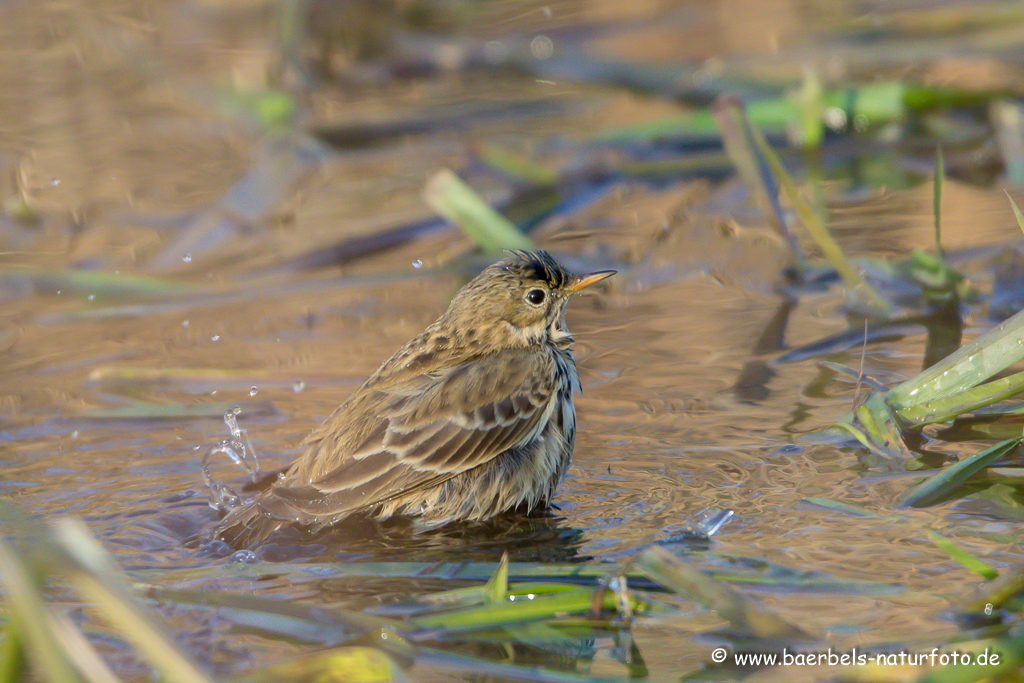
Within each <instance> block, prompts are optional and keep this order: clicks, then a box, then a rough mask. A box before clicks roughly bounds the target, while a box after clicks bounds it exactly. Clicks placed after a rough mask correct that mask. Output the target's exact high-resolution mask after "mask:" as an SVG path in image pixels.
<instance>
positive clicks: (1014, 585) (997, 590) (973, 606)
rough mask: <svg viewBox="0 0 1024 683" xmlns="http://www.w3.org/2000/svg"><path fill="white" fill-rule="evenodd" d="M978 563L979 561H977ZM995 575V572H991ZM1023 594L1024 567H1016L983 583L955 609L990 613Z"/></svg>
mask: <svg viewBox="0 0 1024 683" xmlns="http://www.w3.org/2000/svg"><path fill="white" fill-rule="evenodd" d="M979 561H980V560H979ZM991 572H992V573H993V574H995V570H991ZM1021 592H1024V567H1021V566H1016V567H1011V568H1010V569H1007V570H1006V571H1004V572H1003V573H1002V574H999V575H998V576H996V577H995V578H993V579H991V580H990V581H989V582H988V583H983V584H982V585H981V586H979V587H978V590H977V591H975V593H974V594H973V595H969V596H967V599H966V600H964V601H963V602H962V603H961V604H958V605H956V607H957V609H960V610H963V611H965V612H982V611H987V612H991V611H992V610H993V608H995V609H998V608H1000V607H1002V606H1003V605H1004V604H1006V602H1007V601H1008V600H1010V599H1011V598H1015V597H1018V596H1019V595H1020V594H1021Z"/></svg>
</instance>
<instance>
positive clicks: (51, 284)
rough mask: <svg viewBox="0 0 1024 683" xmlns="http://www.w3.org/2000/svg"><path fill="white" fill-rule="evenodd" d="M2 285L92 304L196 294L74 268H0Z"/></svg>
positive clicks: (156, 281)
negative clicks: (18, 286)
mask: <svg viewBox="0 0 1024 683" xmlns="http://www.w3.org/2000/svg"><path fill="white" fill-rule="evenodd" d="M5 283H17V284H19V285H28V286H29V287H31V288H32V289H33V290H34V291H35V292H37V293H39V294H56V293H57V292H60V293H61V294H63V295H69V296H71V295H74V296H81V297H93V299H95V300H103V299H115V298H123V299H148V298H154V297H171V296H178V295H181V294H192V293H195V292H196V291H198V290H196V288H195V287H191V286H189V285H185V284H181V283H179V282H174V281H173V280H164V279H160V278H154V277H146V276H143V275H123V274H121V273H107V272H104V271H102V270H78V269H75V268H65V269H62V270H54V269H44V268H17V267H5V268H0V289H2V288H3V287H4V285H5ZM93 299H90V301H91V300H93Z"/></svg>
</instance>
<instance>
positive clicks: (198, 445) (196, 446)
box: [192, 443, 203, 451]
mask: <svg viewBox="0 0 1024 683" xmlns="http://www.w3.org/2000/svg"><path fill="white" fill-rule="evenodd" d="M202 447H203V445H202V444H199V443H197V444H196V445H195V446H193V447H192V450H194V451H198V450H199V449H200V448H202Z"/></svg>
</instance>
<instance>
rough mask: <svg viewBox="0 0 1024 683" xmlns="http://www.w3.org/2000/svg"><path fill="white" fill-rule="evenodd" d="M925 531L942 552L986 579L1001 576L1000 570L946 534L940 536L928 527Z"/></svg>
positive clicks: (989, 579)
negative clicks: (972, 553)
mask: <svg viewBox="0 0 1024 683" xmlns="http://www.w3.org/2000/svg"><path fill="white" fill-rule="evenodd" d="M925 533H927V534H928V538H930V539H931V541H932V543H934V544H935V545H937V546H939V548H941V549H942V552H944V553H946V554H947V555H949V556H950V557H951V558H952V559H954V560H956V561H957V562H958V563H959V564H960V565H961V566H963V567H966V568H967V569H970V570H971V571H972V572H974V573H975V574H978V575H979V576H981V577H982V578H984V579H985V580H986V581H991V580H992V579H994V578H996V577H997V576H999V572H997V571H996V570H995V569H993V568H992V567H990V566H989V565H988V564H986V563H985V562H984V561H982V560H980V559H978V558H977V557H975V556H974V555H971V554H970V553H969V552H967V551H966V550H964V549H963V548H961V547H960V546H958V545H957V544H955V543H953V541H951V540H949V539H948V538H946V537H945V536H940V535H939V534H937V533H935V532H934V531H932V530H931V529H927V530H926V531H925Z"/></svg>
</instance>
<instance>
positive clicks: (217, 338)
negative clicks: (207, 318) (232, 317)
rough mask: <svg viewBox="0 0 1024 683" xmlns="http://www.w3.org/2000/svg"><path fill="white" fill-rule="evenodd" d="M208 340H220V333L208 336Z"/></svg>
mask: <svg viewBox="0 0 1024 683" xmlns="http://www.w3.org/2000/svg"><path fill="white" fill-rule="evenodd" d="M210 341H213V342H215V341H220V335H219V334H215V335H213V336H212V337H210Z"/></svg>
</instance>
